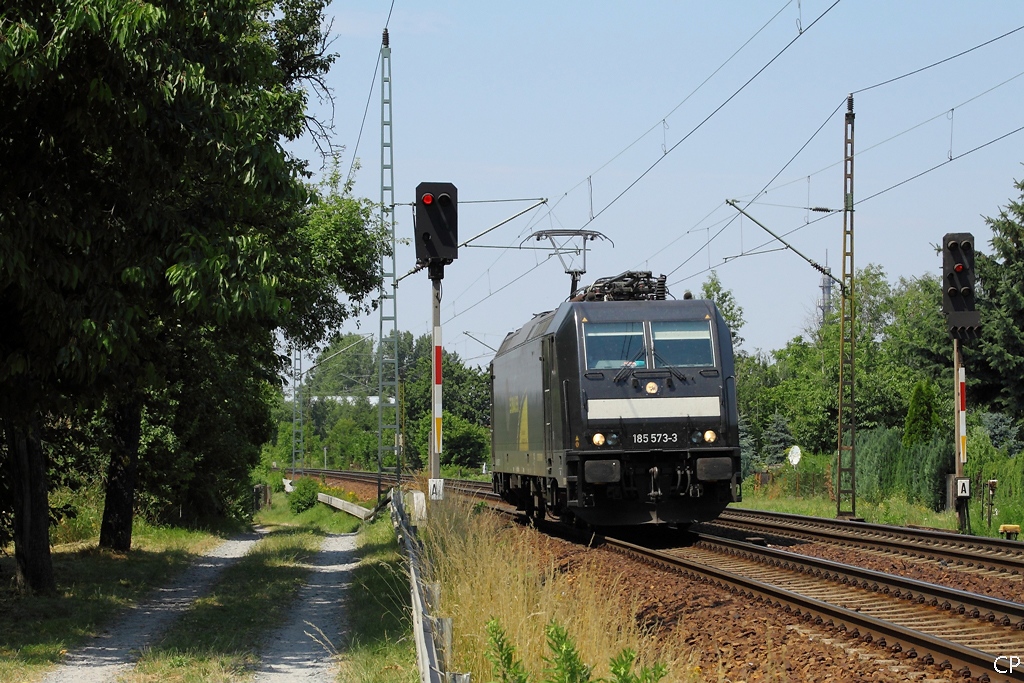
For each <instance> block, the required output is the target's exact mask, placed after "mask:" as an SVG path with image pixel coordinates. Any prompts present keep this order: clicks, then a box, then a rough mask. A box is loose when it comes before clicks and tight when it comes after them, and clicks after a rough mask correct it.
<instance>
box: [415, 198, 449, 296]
mask: <svg viewBox="0 0 1024 683" xmlns="http://www.w3.org/2000/svg"><path fill="white" fill-rule="evenodd" d="M415 231H416V240H415V241H416V261H417V262H419V263H426V264H427V265H430V266H435V265H440V266H442V268H440V269H437V270H439V271H440V272H441V273H443V272H444V270H443V266H444V265H447V264H449V263H451V262H452V261H454V260H455V259H457V258H458V257H459V191H458V189H456V187H455V185H453V184H452V183H420V184H419V185H417V186H416V220H415ZM431 270H432V271H433V270H435V269H433V268H432V269H431ZM442 277H443V275H442ZM431 279H433V277H431ZM439 279H440V278H439Z"/></svg>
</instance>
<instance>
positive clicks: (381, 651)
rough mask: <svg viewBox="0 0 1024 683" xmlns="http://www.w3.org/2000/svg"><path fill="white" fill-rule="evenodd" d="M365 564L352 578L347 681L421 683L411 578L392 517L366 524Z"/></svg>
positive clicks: (361, 549)
mask: <svg viewBox="0 0 1024 683" xmlns="http://www.w3.org/2000/svg"><path fill="white" fill-rule="evenodd" d="M359 555H360V560H361V561H360V563H359V566H358V567H356V568H355V570H354V572H353V575H352V584H351V586H350V587H349V591H348V599H347V600H346V604H345V606H346V613H345V614H346V620H347V621H348V624H349V628H350V631H349V632H350V633H351V634H352V637H351V638H350V640H349V642H348V643H346V647H345V649H344V651H343V653H342V656H341V675H340V676H339V677H338V679H337V680H339V681H344V682H345V683H413V682H414V681H418V680H419V670H418V669H417V665H416V647H415V645H414V642H413V639H412V622H411V613H410V606H409V575H408V573H407V571H406V568H405V561H404V559H403V555H402V553H401V551H400V549H399V546H398V543H397V541H396V539H395V532H394V530H393V528H392V526H391V522H390V520H389V519H387V517H381V518H378V520H377V521H376V522H374V523H373V524H368V525H364V527H363V529H362V533H360V536H359Z"/></svg>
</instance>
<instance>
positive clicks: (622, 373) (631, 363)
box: [612, 344, 647, 382]
mask: <svg viewBox="0 0 1024 683" xmlns="http://www.w3.org/2000/svg"><path fill="white" fill-rule="evenodd" d="M646 355H647V345H646V344H645V345H644V346H642V347H640V350H639V351H637V352H636V353H635V354H633V357H632V358H631V359H629V360H627V361H626V362H625V363H623V364H622V367H621V368H620V369H619V371H618V372H616V373H615V377H612V381H613V382H621V381H622V380H623V379H625V378H626V375H628V374H630V373H631V372H633V371H634V370H636V362H637V361H638V360H640V356H646Z"/></svg>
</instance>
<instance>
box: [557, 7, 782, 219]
mask: <svg viewBox="0 0 1024 683" xmlns="http://www.w3.org/2000/svg"><path fill="white" fill-rule="evenodd" d="M792 4H793V0H789V1H788V2H786V4H784V5H783V6H782V7H781V8H779V11H778V12H776V13H775V14H773V15H772V17H771V18H770V19H769V20H768V21H766V22H765V23H764V25H763V26H761V28H759V29H757V31H755V32H754V34H753V35H752V36H750V37H749V38H747V40H746V41H744V43H743V44H742V45H740V46H739V47H738V48H737V49H736V51H735V52H733V53H732V54H731V55H729V57H728V59H726V60H725V61H724V62H722V63H721V64H720V65H719V66H718V68H717V69H715V70H714V71H712V72H711V74H710V75H709V76H708V77H707V78H705V79H704V80H703V81H701V83H700V85H698V86H697V87H696V88H694V89H693V90H691V91H690V93H689V94H688V95H687V96H686V97H684V98H683V100H682V101H681V102H679V104H677V105H676V106H674V107H672V109H671V110H670V111H669V112H668V113H667V114H665V115H664V116H662V117H661V118H660V119H658V121H656V122H655V123H654V125H652V126H651V127H650V128H648V129H647V130H646V131H644V132H643V133H641V134H640V136H639V137H638V138H636V139H635V140H633V142H631V143H629V144H628V145H626V146H625V147H624V148H622V150H620V151H619V153H618V154H616V155H615V156H613V157H612V158H611V159H609V160H608V161H606V162H604V163H603V164H601V166H599V167H598V168H597V170H595V171H593V172H592V173H591V174H590V175H588V176H587V177H586V178H584V179H583V180H581V181H579V182H578V183H576V184H575V185H573V186H572V187H570V188H569V189H568V190H566V191H565V193H563V194H562V196H561V197H559V198H558V201H556V202H555V203H554V205H553V206H552V207H551V209H550V211H548V214H550V213H551V212H553V211H554V210H555V209H556V208H557V207H558V205H559V204H560V203H561V202H562V200H563V199H565V198H566V197H567V196H569V193H570V192H572V191H573V190H575V189H576V188H578V187H580V186H581V185H583V183H585V182H587V181H588V180H590V179H591V178H593V177H594V176H595V175H597V174H598V173H600V172H601V171H603V170H604V169H605V168H606V167H607V166H608V165H609V164H611V163H612V162H613V161H615V160H616V159H618V158H619V157H621V156H622V155H623V154H625V153H626V152H628V151H629V150H630V149H632V148H633V146H634V145H636V144H637V143H638V142H640V141H641V140H643V139H644V138H645V137H647V136H648V135H650V134H651V132H653V131H654V130H655V129H656V128H658V126H664V125H665V122H666V120H667V119H668V117H670V116H672V114H674V113H675V112H676V111H677V110H678V109H679V108H680V107H682V106H683V105H684V104H686V103H687V102H688V101H689V99H690V98H691V97H693V96H694V95H696V94H697V92H698V91H699V90H700V89H701V88H703V87H704V86H705V85H707V83H708V81H710V80H711V79H712V78H714V77H715V75H716V74H718V72H719V71H721V70H722V69H724V68H725V67H726V66H727V65H728V64H729V62H731V61H732V60H733V58H735V57H736V55H738V54H739V53H740V52H742V51H743V49H744V48H745V47H746V46H747V45H749V44H750V43H751V41H753V40H754V38H756V37H757V36H759V35H760V34H761V32H762V31H764V30H765V29H766V28H768V26H769V24H771V23H772V22H773V21H775V19H776V18H777V17H778V16H779V15H780V14H782V12H783V10H785V9H786V8H787V7H789V6H790V5H792ZM666 153H667V152H666Z"/></svg>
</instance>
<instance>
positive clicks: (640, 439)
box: [633, 432, 679, 443]
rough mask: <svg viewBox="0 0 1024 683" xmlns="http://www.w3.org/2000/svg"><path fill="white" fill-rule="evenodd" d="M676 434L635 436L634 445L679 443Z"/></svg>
mask: <svg viewBox="0 0 1024 683" xmlns="http://www.w3.org/2000/svg"><path fill="white" fill-rule="evenodd" d="M678 442H679V434H677V433H676V432H654V433H652V434H634V435H633V443H678Z"/></svg>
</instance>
